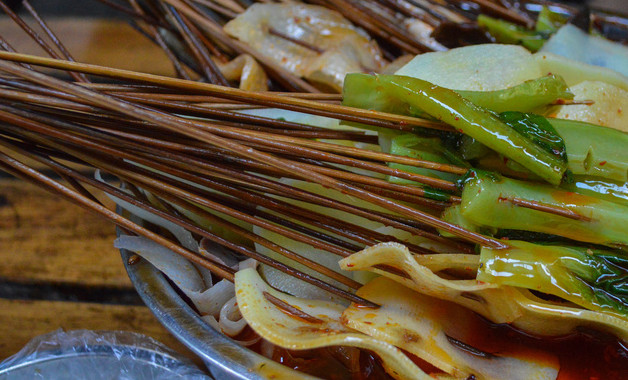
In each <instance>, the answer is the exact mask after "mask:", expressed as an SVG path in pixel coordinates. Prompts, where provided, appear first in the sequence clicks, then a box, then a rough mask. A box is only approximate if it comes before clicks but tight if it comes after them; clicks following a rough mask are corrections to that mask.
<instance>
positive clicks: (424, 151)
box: [380, 133, 466, 185]
mask: <svg viewBox="0 0 628 380" xmlns="http://www.w3.org/2000/svg"><path fill="white" fill-rule="evenodd" d="M385 138H387V139H389V141H387V142H386V143H385V144H383V146H382V147H383V148H384V146H387V147H389V149H382V150H384V151H387V152H388V153H392V154H396V155H399V156H406V157H413V158H419V159H422V160H429V161H433V162H440V163H444V164H451V163H455V164H457V165H466V163H465V162H464V161H461V160H455V158H453V155H452V154H451V153H450V152H448V151H447V149H446V148H445V147H443V145H442V144H441V141H440V140H439V139H438V138H436V137H421V136H417V135H415V134H413V133H404V134H394V135H391V134H388V135H387V136H386V137H385ZM381 140H383V138H382V137H381V136H380V141H381ZM448 157H449V158H450V159H447V158H448ZM388 166H390V167H391V168H394V169H400V170H404V171H408V172H411V173H416V174H421V175H425V176H428V177H434V178H440V179H445V180H448V181H455V180H457V179H458V176H456V175H455V174H450V173H444V172H441V171H438V170H432V169H426V168H420V167H416V166H410V165H403V164H397V163H389V164H388ZM389 180H390V181H391V182H394V183H407V184H417V183H416V182H413V181H409V180H406V179H403V178H397V177H390V178H389ZM417 185H418V184H417Z"/></svg>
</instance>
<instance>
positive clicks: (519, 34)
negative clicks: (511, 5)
mask: <svg viewBox="0 0 628 380" xmlns="http://www.w3.org/2000/svg"><path fill="white" fill-rule="evenodd" d="M478 25H479V26H480V28H483V29H486V30H487V31H488V32H489V33H490V34H491V36H493V37H495V39H496V40H497V42H499V43H503V44H513V45H523V46H524V47H526V48H527V49H528V50H530V51H532V52H535V51H537V50H539V49H540V48H541V47H543V44H545V41H546V40H547V35H546V34H544V33H539V32H537V31H534V30H529V29H526V28H524V27H523V26H519V25H516V24H513V23H511V22H508V21H504V20H500V19H496V18H492V17H488V16H485V15H480V16H478Z"/></svg>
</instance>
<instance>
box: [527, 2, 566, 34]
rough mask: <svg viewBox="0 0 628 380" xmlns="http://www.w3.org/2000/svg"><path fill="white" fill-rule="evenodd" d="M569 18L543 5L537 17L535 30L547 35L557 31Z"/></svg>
mask: <svg viewBox="0 0 628 380" xmlns="http://www.w3.org/2000/svg"><path fill="white" fill-rule="evenodd" d="M567 21H568V18H567V17H566V16H564V15H562V14H560V13H556V12H552V11H551V10H550V9H549V8H548V7H545V6H544V7H543V8H542V9H541V12H539V16H538V17H537V19H536V25H535V26H534V30H536V31H537V32H539V33H545V34H547V35H549V34H553V33H555V32H556V31H557V30H558V29H559V28H560V27H561V26H563V25H565V24H566V23H567Z"/></svg>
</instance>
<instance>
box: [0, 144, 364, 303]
mask: <svg viewBox="0 0 628 380" xmlns="http://www.w3.org/2000/svg"><path fill="white" fill-rule="evenodd" d="M0 143H1V141H0ZM3 145H5V146H8V147H10V148H12V149H13V150H16V151H18V152H19V153H21V154H24V155H27V156H29V157H31V158H34V159H37V160H38V161H40V162H43V163H45V164H47V165H49V166H52V167H54V168H56V169H57V170H60V171H62V172H64V173H65V174H66V175H68V176H71V177H72V178H74V179H77V180H79V181H83V182H85V183H88V184H90V185H91V186H93V187H95V188H98V189H100V190H102V191H105V192H106V193H109V194H111V195H113V196H115V197H117V198H120V199H123V200H125V201H127V202H129V203H132V204H133V205H135V206H137V207H140V208H143V209H145V210H147V211H149V212H151V213H153V214H155V215H158V216H160V217H162V218H164V219H167V220H169V221H171V222H173V223H175V224H178V225H180V226H182V227H184V228H186V229H187V230H189V231H191V232H194V233H197V234H199V235H201V236H203V237H206V238H209V239H211V240H214V241H216V242H218V243H219V244H221V245H224V246H226V247H228V248H230V249H233V250H234V251H237V252H239V253H244V254H245V255H247V256H249V257H252V258H254V259H256V260H258V261H260V262H262V263H265V264H267V265H270V266H272V267H274V268H276V269H279V270H282V271H284V272H286V273H288V274H291V275H293V276H295V277H297V278H300V279H303V280H304V281H306V282H309V283H311V284H313V285H316V286H319V287H321V288H323V289H325V290H328V291H330V292H332V293H334V294H336V295H340V296H342V297H344V298H347V299H349V300H350V301H353V302H357V303H360V304H367V305H371V306H372V305H373V303H371V302H369V301H366V300H363V299H361V298H360V297H357V296H355V295H353V294H351V293H347V292H345V291H342V290H340V289H337V288H335V287H333V286H331V285H328V284H326V283H324V282H322V281H320V280H318V279H316V278H312V277H311V276H309V275H307V274H304V273H302V272H300V271H297V270H295V269H293V268H290V267H287V266H285V265H283V264H281V263H279V262H276V261H275V260H273V259H270V258H268V257H266V256H264V255H261V254H258V253H257V252H255V251H251V250H248V249H246V248H244V247H240V246H237V245H236V244H234V243H231V242H228V241H225V240H224V239H221V238H219V237H217V236H216V235H213V234H211V233H209V232H208V231H206V230H203V229H201V228H199V227H197V226H195V225H193V224H190V223H188V222H185V221H184V220H181V219H177V218H176V217H174V216H172V215H170V214H168V213H167V212H164V211H161V210H159V209H157V208H154V207H152V206H150V205H148V204H146V203H144V202H142V201H139V200H137V199H135V198H133V197H130V196H129V195H128V194H126V193H124V192H122V191H121V190H118V189H116V188H114V187H111V186H110V185H107V184H104V183H102V182H100V181H96V180H92V179H89V178H87V177H85V176H83V175H81V174H80V173H78V172H76V171H74V170H72V169H69V168H67V167H65V166H63V165H61V164H58V163H56V162H54V161H52V160H49V159H45V158H42V157H38V156H35V155H33V154H30V153H29V152H28V151H25V150H21V149H16V147H15V146H11V145H9V144H3ZM0 160H2V156H0ZM148 188H150V190H151V192H154V193H155V194H157V195H158V196H160V197H165V199H166V200H168V201H169V202H177V203H179V204H182V203H180V202H179V201H178V200H177V199H176V198H174V197H172V196H169V195H167V194H166V193H165V192H164V191H162V190H159V189H158V188H155V187H153V186H148ZM185 206H186V207H190V209H191V210H193V211H194V212H195V213H198V214H199V215H201V216H202V217H205V218H208V219H209V220H210V221H212V222H213V223H217V224H219V225H223V226H228V227H229V228H230V229H231V230H232V231H237V232H238V233H241V234H242V235H243V236H246V237H248V238H250V239H252V240H253V241H255V242H257V243H260V244H262V245H265V246H267V247H269V248H271V249H274V250H277V251H278V252H280V253H282V254H283V255H285V256H286V257H291V258H293V259H294V260H296V261H298V262H299V263H301V264H303V265H306V266H308V267H309V268H311V269H314V270H316V271H318V272H319V273H321V274H323V275H325V276H327V277H329V278H333V279H335V280H336V281H339V282H340V283H343V284H345V285H347V286H349V287H352V288H354V289H357V288H358V287H359V286H360V284H358V283H357V282H355V281H353V280H351V279H349V278H347V277H345V276H343V275H341V274H339V273H336V272H334V271H332V270H330V269H329V268H327V267H324V266H322V265H320V264H317V263H315V262H312V261H311V260H307V259H305V258H303V257H301V256H299V255H297V254H295V253H294V252H291V251H288V250H286V249H285V248H282V247H280V246H277V245H276V244H274V243H271V242H269V241H267V240H265V239H263V238H260V237H258V236H257V235H254V234H251V233H249V232H248V231H245V230H243V229H242V228H240V227H238V226H236V225H234V224H231V223H228V222H226V221H224V220H222V219H220V218H217V217H216V216H214V215H213V214H210V213H207V212H206V211H204V210H202V209H201V208H199V207H197V206H194V205H192V204H189V203H186V204H185ZM116 215H117V214H116ZM134 232H135V231H134ZM168 248H169V249H170V247H168ZM175 252H176V251H175ZM177 253H178V252H177ZM195 255H196V254H195ZM197 263H198V262H197ZM201 265H202V264H201ZM203 266H205V267H207V266H206V265H203ZM207 268H208V269H210V270H212V271H213V268H210V267H207ZM221 276H222V275H221ZM227 279H229V280H230V281H233V279H232V278H227Z"/></svg>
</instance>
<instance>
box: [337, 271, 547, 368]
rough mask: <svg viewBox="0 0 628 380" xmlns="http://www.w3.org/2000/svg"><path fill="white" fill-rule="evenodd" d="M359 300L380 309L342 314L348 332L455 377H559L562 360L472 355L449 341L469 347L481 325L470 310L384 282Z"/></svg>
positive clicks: (367, 287)
mask: <svg viewBox="0 0 628 380" xmlns="http://www.w3.org/2000/svg"><path fill="white" fill-rule="evenodd" d="M357 294H358V295H359V296H361V297H364V298H366V299H368V300H370V301H373V302H375V303H377V304H379V305H381V308H379V309H375V310H373V309H365V308H360V307H356V306H355V305H352V306H350V307H349V308H348V309H347V310H345V312H344V314H343V318H344V321H345V323H346V324H347V325H348V326H349V327H352V328H354V329H356V330H359V331H362V332H364V333H365V334H368V335H370V336H372V337H373V338H376V339H379V340H382V341H384V342H387V343H390V344H392V345H394V346H396V347H399V348H402V349H403V350H405V351H408V352H410V353H412V354H414V355H417V356H418V357H420V358H421V359H423V360H425V361H427V362H428V363H430V364H432V365H433V366H435V367H437V368H439V369H441V370H442V371H445V372H447V373H449V374H451V375H454V376H455V377H463V378H467V377H469V376H471V375H473V376H475V378H476V379H486V380H489V379H490V380H500V379H503V376H504V374H506V373H507V374H508V379H510V380H541V379H555V378H556V376H557V374H558V367H559V364H558V360H557V359H556V358H555V357H553V356H551V355H549V354H545V355H543V354H542V353H541V352H536V353H535V354H536V355H530V356H529V357H532V358H534V360H528V359H525V357H516V356H513V355H510V354H507V353H500V354H498V355H493V354H485V355H484V354H472V353H470V351H469V350H468V349H462V348H460V347H459V346H457V345H455V344H454V343H452V342H451V341H450V338H454V339H456V340H457V341H461V342H463V343H465V344H469V343H470V342H468V339H469V336H472V335H473V333H474V332H475V331H474V330H475V329H477V326H476V325H475V324H474V322H476V321H478V317H477V316H476V315H475V314H474V313H473V312H472V311H471V310H469V309H466V308H463V307H461V306H458V305H456V304H454V303H452V302H447V301H442V300H439V299H436V298H433V297H429V296H426V295H423V294H419V293H417V292H416V291H414V290H412V289H410V288H407V287H405V286H403V285H401V284H399V283H396V282H394V281H392V280H390V279H387V278H384V277H379V278H376V279H374V280H373V281H371V282H370V283H368V284H367V285H365V286H364V287H362V288H360V289H359V290H358V293H357ZM448 337H450V338H448ZM541 356H545V357H542V358H541Z"/></svg>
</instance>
